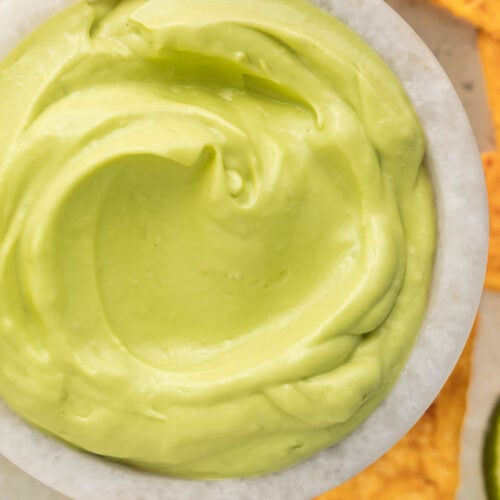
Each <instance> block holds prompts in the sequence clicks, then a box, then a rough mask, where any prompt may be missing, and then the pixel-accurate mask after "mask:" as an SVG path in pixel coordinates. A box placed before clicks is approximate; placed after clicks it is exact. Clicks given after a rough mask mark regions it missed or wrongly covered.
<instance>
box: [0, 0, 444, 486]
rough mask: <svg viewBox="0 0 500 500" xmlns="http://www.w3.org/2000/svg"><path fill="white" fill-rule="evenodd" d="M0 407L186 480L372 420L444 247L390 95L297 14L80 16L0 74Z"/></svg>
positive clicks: (226, 7) (415, 138)
mask: <svg viewBox="0 0 500 500" xmlns="http://www.w3.org/2000/svg"><path fill="white" fill-rule="evenodd" d="M0 116H1V117H2V128H1V130H0V285H1V286H0V395H1V396H2V397H3V398H4V399H5V400H6V401H7V403H8V404H9V405H10V406H11V407H12V408H13V409H14V410H15V411H16V412H17V413H19V414H20V415H22V416H23V417H24V418H26V419H27V420H29V421H30V422H32V423H34V424H35V425H37V426H38V427H40V428H42V429H44V430H46V431H48V432H50V433H52V434H54V435H56V436H59V437H60V438H62V439H64V440H66V441H68V442H69V443H72V444H74V445H76V446H78V447H81V448H83V449H85V450H89V451H91V452H94V453H97V454H101V455H105V456H109V457H113V458H115V459H118V460H123V461H125V462H127V463H130V464H133V465H137V466H140V467H144V468H147V469H150V470H154V471H159V472H162V473H168V474H172V475H176V476H185V477H190V478H220V477H233V476H251V475H258V474H263V473H268V472H270V471H274V470H279V469H282V468H284V467H286V466H288V465H290V464H293V463H296V462H298V461H300V460H303V459H305V458H307V457H309V456H310V455H312V454H313V453H315V452H317V451H318V450H321V449H323V448H325V447H327V446H329V445H332V444H333V443H335V442H337V441H339V440H340V439H341V438H342V437H344V436H345V435H346V434H347V433H349V432H350V431H351V430H353V429H354V428H355V427H356V426H358V425H359V424H360V423H361V422H362V421H363V420H364V419H365V418H366V417H367V416H368V415H369V414H370V413H371V412H372V411H373V410H374V408H375V407H376V406H377V405H378V404H379V403H380V402H381V400H382V399H383V398H384V396H385V395H386V394H387V392H388V391H389V389H390V388H391V386H392V384H393V383H394V382H395V380H396V378H397V376H398V374H399V372H400V370H401V368H402V367H403V365H404V363H405V360H406V358H407V356H408V354H409V352H410V350H411V348H412V345H413V342H414V340H415V337H416V335H417V332H418V329H419V326H420V323H421V320H422V317H423V313H424V310H425V307H426V303H427V296H428V290H429V285H430V279H431V271H432V263H433V253H434V246H435V216H434V204H433V195H432V190H431V186H430V182H429V179H428V175H427V173H426V170H425V169H424V168H423V167H422V159H423V154H424V139H423V134H422V130H421V128H420V125H419V123H418V121H417V118H416V116H415V113H414V111H413V109H412V107H411V105H410V103H409V101H408V98H407V97H406V95H405V94H404V92H403V90H402V88H401V86H400V84H399V83H398V81H397V80H396V78H395V77H394V75H393V74H392V73H391V72H390V70H389V69H388V68H387V67H386V66H385V64H384V63H383V62H382V60H381V59H380V58H379V57H378V56H377V55H376V54H375V53H374V52H373V51H372V50H371V49H370V48H369V47H368V46H367V45H366V44H365V43H364V42H363V41H361V40H360V39H359V38H358V37H357V36H356V35H355V34H353V33H352V32H351V31H349V30H348V29H347V28H346V27H345V26H344V25H342V24H341V23H340V22H339V21H337V20H335V19H334V18H332V17H330V16H329V15H328V14H326V13H324V12H323V11H321V10H319V9H318V8H316V7H314V6H312V5H311V4H309V3H308V2H306V1H305V0H245V1H241V2H239V1H234V0H125V1H122V2H110V1H97V2H92V3H86V2H83V1H80V2H78V3H76V4H75V5H74V6H73V7H71V8H70V9H68V10H66V11H65V12H63V13H62V14H60V15H59V16H57V17H56V18H54V19H53V20H52V21H50V22H49V23H47V24H45V25H44V26H43V27H42V28H40V29H39V30H38V31H36V33H35V34H33V35H32V36H30V37H29V38H28V39H27V40H25V41H24V42H23V43H22V44H21V45H20V46H19V47H18V48H17V49H16V50H15V51H14V52H13V53H12V54H11V55H10V56H8V57H7V59H6V60H5V61H4V62H3V63H1V64H0Z"/></svg>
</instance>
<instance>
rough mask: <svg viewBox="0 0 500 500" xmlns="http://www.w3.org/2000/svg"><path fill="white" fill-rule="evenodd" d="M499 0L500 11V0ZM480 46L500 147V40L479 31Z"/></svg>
mask: <svg viewBox="0 0 500 500" xmlns="http://www.w3.org/2000/svg"><path fill="white" fill-rule="evenodd" d="M497 1H498V11H499V13H500V0H497ZM478 48H479V55H480V56H481V61H482V63H483V69H484V76H485V78H486V88H487V91H488V100H489V103H490V109H491V111H492V113H493V123H494V124H495V131H496V141H497V147H499V148H500V40H496V39H495V38H493V37H491V36H490V35H488V34H487V33H479V35H478Z"/></svg>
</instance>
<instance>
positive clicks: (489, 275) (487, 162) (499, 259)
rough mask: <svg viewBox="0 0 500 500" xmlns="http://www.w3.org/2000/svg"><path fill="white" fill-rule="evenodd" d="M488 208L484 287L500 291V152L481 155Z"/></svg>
mask: <svg viewBox="0 0 500 500" xmlns="http://www.w3.org/2000/svg"><path fill="white" fill-rule="evenodd" d="M483 164H484V172H485V175H486V183H487V187H488V201H489V206H490V247H489V253H488V268H487V270H486V283H485V285H486V287H487V288H491V289H493V290H500V152H498V151H497V152H492V153H485V154H483Z"/></svg>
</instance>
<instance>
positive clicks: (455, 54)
mask: <svg viewBox="0 0 500 500" xmlns="http://www.w3.org/2000/svg"><path fill="white" fill-rule="evenodd" d="M386 1H387V3H389V4H390V5H391V6H392V7H393V8H395V9H396V10H397V11H398V12H399V13H400V14H401V15H402V16H403V17H404V18H405V19H406V20H407V21H408V22H409V24H410V25H412V26H413V28H414V29H415V31H417V33H418V34H419V35H420V36H421V37H422V38H423V39H424V41H426V42H427V44H428V46H429V47H430V48H431V49H432V51H433V52H434V54H435V55H436V56H437V58H438V59H439V60H440V62H441V64H442V66H443V67H444V69H445V70H446V72H447V73H448V75H449V77H450V79H451V80H452V82H453V84H454V85H455V88H456V90H457V92H458V94H459V96H460V98H461V99H462V102H463V103H464V106H465V108H466V111H467V113H468V115H469V118H470V121H471V123H472V126H473V129H474V132H475V135H476V139H477V141H478V144H479V148H480V149H481V151H488V150H490V149H493V148H494V138H493V131H492V126H491V120H490V117H489V112H488V108H487V105H486V96H485V89H484V82H483V77H482V73H481V66H480V61H479V58H478V55H477V51H476V45H475V36H476V35H475V30H474V29H473V28H472V27H471V26H470V25H468V24H467V23H465V22H462V21H459V20H457V19H454V18H453V17H452V16H450V15H449V14H448V13H446V12H444V11H442V10H440V9H438V8H436V7H433V6H432V5H429V4H428V3H426V2H425V1H423V0H386ZM499 311H500V294H493V293H488V294H486V295H485V298H484V300H483V304H482V313H483V314H482V315H483V322H482V325H481V326H480V331H479V337H478V342H477V347H476V353H475V359H474V366H475V368H474V370H475V371H474V375H473V379H472V385H471V387H472V390H471V393H470V395H469V410H470V411H469V415H468V417H467V421H466V425H465V429H464V438H463V444H464V446H463V453H462V469H463V472H462V480H463V481H462V487H461V491H460V493H459V498H460V500H470V499H472V498H474V499H475V500H481V498H482V492H481V477H480V470H479V449H480V445H479V443H480V440H481V435H482V430H483V429H484V425H485V423H484V422H485V419H486V418H487V414H488V411H489V406H490V402H491V400H492V395H493V394H498V393H500V385H497V386H496V387H495V385H494V384H495V382H491V381H492V379H493V380H494V379H495V377H491V376H490V373H491V370H492V367H493V366H498V363H500V335H494V331H495V329H496V325H497V324H500V313H499ZM495 343H496V344H497V345H496V346H494V344H495ZM492 347H494V348H492ZM486 377H487V379H488V380H489V381H490V383H489V384H484V383H482V381H483V380H484V379H485V378H486ZM496 378H498V377H496ZM498 384H500V380H499V382H498ZM65 498H66V497H64V496H63V495H60V494H58V493H56V492H54V491H53V490H51V489H50V488H48V487H46V486H44V485H42V484H41V483H39V482H38V481H36V480H35V479H32V478H31V477H29V476H28V475H26V474H25V473H23V472H22V471H21V470H19V469H18V468H17V467H15V466H14V465H12V464H11V463H10V462H8V461H7V460H6V459H4V458H3V457H1V456H0V500H61V499H65ZM89 500H100V499H99V498H96V499H89Z"/></svg>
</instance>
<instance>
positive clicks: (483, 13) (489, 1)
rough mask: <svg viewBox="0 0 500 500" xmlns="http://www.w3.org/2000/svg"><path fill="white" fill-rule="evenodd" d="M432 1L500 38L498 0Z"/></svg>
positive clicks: (499, 6) (499, 3) (499, 8)
mask: <svg viewBox="0 0 500 500" xmlns="http://www.w3.org/2000/svg"><path fill="white" fill-rule="evenodd" d="M434 3H436V4H437V5H439V6H441V7H444V8H445V9H448V10H449V11H451V12H452V13H453V14H455V15H456V16H458V17H461V18H463V19H466V20H467V21H469V22H470V23H472V24H473V25H474V26H476V27H477V28H480V29H482V30H484V31H486V32H488V33H489V34H490V35H491V36H493V37H495V38H498V39H499V40H500V2H499V0H434Z"/></svg>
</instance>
